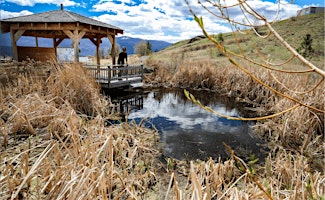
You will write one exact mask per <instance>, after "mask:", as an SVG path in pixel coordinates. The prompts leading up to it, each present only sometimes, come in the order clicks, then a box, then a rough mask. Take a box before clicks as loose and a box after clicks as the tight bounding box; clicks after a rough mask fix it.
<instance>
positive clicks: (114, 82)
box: [84, 65, 144, 89]
mask: <svg viewBox="0 0 325 200" xmlns="http://www.w3.org/2000/svg"><path fill="white" fill-rule="evenodd" d="M84 67H85V69H86V70H87V73H88V74H89V75H90V76H93V77H94V78H95V80H96V82H97V83H99V84H100V85H101V87H102V88H104V89H110V88H119V87H130V86H132V85H139V84H141V83H142V80H143V73H144V68H143V65H126V66H121V65H110V66H96V65H84Z"/></svg>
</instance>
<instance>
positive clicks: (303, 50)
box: [297, 34, 315, 58]
mask: <svg viewBox="0 0 325 200" xmlns="http://www.w3.org/2000/svg"><path fill="white" fill-rule="evenodd" d="M312 43H313V39H312V38H311V35H310V34H307V35H306V36H305V37H304V40H303V41H302V42H301V44H300V47H299V48H298V49H297V51H298V53H300V54H301V55H302V56H303V57H305V58H308V57H312V54H313V53H314V52H315V50H314V49H313V47H312Z"/></svg>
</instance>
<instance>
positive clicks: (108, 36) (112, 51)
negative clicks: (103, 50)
mask: <svg viewBox="0 0 325 200" xmlns="http://www.w3.org/2000/svg"><path fill="white" fill-rule="evenodd" d="M107 38H108V39H109V41H110V42H111V45H112V49H111V56H112V64H113V65H115V64H116V60H115V59H116V58H115V56H116V55H115V48H116V38H115V35H107Z"/></svg>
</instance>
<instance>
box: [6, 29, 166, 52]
mask: <svg viewBox="0 0 325 200" xmlns="http://www.w3.org/2000/svg"><path fill="white" fill-rule="evenodd" d="M0 41H1V42H0V56H5V55H9V56H12V52H11V46H10V45H11V42H10V41H11V39H10V34H0ZM141 41H142V39H140V38H132V37H126V36H122V37H117V38H116V43H117V44H118V45H119V46H120V47H123V46H125V47H126V48H127V53H128V54H134V47H135V45H136V44H138V43H139V42H141ZM146 41H149V42H150V43H151V44H152V51H160V50H162V49H164V48H166V47H168V46H170V45H172V44H171V43H168V42H165V41H159V40H146ZM18 45H19V46H36V42H35V38H34V37H24V38H21V39H20V40H18ZM39 46H41V47H52V46H53V41H52V39H46V38H39ZM71 46H72V41H71V40H63V41H62V43H61V44H60V46H59V47H71ZM110 47H111V44H110V42H109V40H108V39H107V38H104V39H102V44H101V49H104V50H105V51H107V50H108V48H110ZM80 50H81V52H80V55H81V56H89V55H90V56H92V55H95V52H96V47H95V45H94V44H93V43H92V42H91V41H90V40H88V39H82V40H81V41H80Z"/></svg>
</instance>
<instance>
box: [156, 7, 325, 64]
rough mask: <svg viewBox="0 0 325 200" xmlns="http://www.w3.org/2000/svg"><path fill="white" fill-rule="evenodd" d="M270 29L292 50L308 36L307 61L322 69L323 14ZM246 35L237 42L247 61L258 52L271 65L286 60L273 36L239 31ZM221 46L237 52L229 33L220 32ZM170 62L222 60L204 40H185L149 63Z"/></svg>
mask: <svg viewBox="0 0 325 200" xmlns="http://www.w3.org/2000/svg"><path fill="white" fill-rule="evenodd" d="M272 26H273V28H274V29H275V30H276V31H277V32H278V33H279V34H280V35H281V36H282V37H283V38H284V39H285V40H286V41H287V42H288V43H289V44H290V45H291V46H292V47H293V48H295V49H296V48H298V47H299V46H300V45H301V43H302V42H303V40H304V37H305V36H306V35H307V34H310V35H311V38H312V40H313V41H312V47H313V49H314V50H315V52H314V55H313V57H312V58H310V60H311V62H312V63H314V64H315V65H317V66H319V67H323V68H324V69H325V67H324V35H325V33H324V13H320V14H311V15H304V16H299V17H292V18H290V19H286V20H282V21H279V22H276V23H274V24H272ZM242 31H243V32H246V34H237V40H238V41H239V44H240V46H241V50H242V51H244V52H245V54H246V55H247V56H249V57H251V58H254V59H255V58H258V57H259V56H260V54H259V52H260V53H263V54H264V55H265V56H268V59H271V61H272V62H277V61H284V60H286V59H288V58H289V57H290V56H289V53H288V51H287V49H286V48H285V47H283V46H281V45H280V43H279V42H278V40H277V39H276V38H275V37H274V36H273V35H271V36H269V37H268V38H267V39H261V38H258V37H256V36H255V35H253V34H252V31H248V30H242ZM259 32H260V33H261V34H262V35H266V34H267V33H268V32H267V30H266V28H259ZM215 37H216V38H217V36H216V35H215ZM223 38H224V43H223V44H224V46H225V48H226V49H227V50H230V51H232V52H235V53H240V49H239V48H238V46H237V44H236V40H235V38H234V35H233V33H224V34H223ZM170 58H173V59H174V62H175V61H177V59H178V60H181V59H185V60H186V59H191V60H198V61H201V60H204V59H210V60H213V61H216V62H219V61H220V60H222V58H223V57H222V56H221V55H220V53H219V52H218V50H217V49H216V47H215V46H214V44H212V42H211V41H209V40H208V39H206V38H205V37H201V36H198V37H195V38H192V39H188V40H183V41H179V42H177V43H175V44H173V45H171V46H169V47H167V48H166V49H164V50H162V51H160V52H158V53H154V54H153V55H151V57H150V60H152V61H153V60H160V61H165V62H170Z"/></svg>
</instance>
